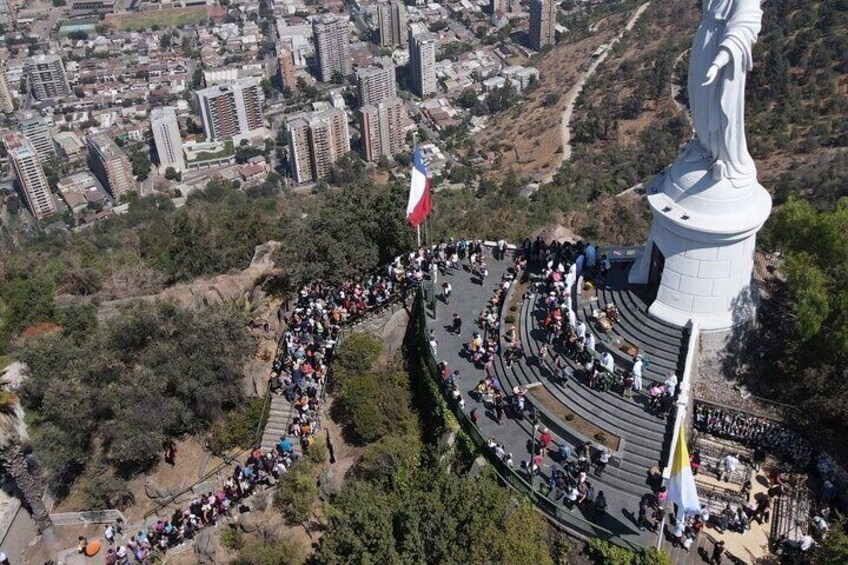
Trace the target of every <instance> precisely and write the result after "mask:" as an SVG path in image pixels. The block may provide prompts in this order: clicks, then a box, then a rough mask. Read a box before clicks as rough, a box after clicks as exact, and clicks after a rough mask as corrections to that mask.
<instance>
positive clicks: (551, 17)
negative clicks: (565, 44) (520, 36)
mask: <svg viewBox="0 0 848 565" xmlns="http://www.w3.org/2000/svg"><path fill="white" fill-rule="evenodd" d="M556 6H557V5H556V2H554V0H530V47H532V48H533V49H535V50H536V51H540V50H541V49H542V48H543V47H545V46H546V45H553V44H554V43H555V42H556V36H555V33H556V31H555V28H556Z"/></svg>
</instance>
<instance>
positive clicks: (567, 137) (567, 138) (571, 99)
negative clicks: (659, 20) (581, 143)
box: [541, 2, 651, 184]
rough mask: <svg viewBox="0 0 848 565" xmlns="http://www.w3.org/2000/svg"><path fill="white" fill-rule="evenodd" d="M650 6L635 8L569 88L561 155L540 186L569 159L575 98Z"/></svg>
mask: <svg viewBox="0 0 848 565" xmlns="http://www.w3.org/2000/svg"><path fill="white" fill-rule="evenodd" d="M650 4H651V3H650V2H645V3H644V4H642V5H641V6H639V7H638V8H636V11H635V12H633V15H632V16H631V17H630V19H629V20H628V21H627V25H625V26H624V29H622V30H621V31H620V32H619V34H618V35H616V36H615V38H614V39H613V40H612V41H610V42H609V43H607V48H606V50H605V51H604V52H603V53H601V55H600V56H599V57H598V58H597V59H595V60H594V61H593V62H592V64H591V65H589V68H588V69H586V72H585V73H583V76H582V77H580V80H579V81H577V84H575V85H574V86H573V87H571V90H569V91H568V105H567V106H566V107H565V110H563V112H562V116H561V117H560V124H559V130H560V139H561V140H562V141H561V144H562V153H560V159H559V162H558V163H557V164H556V166H554V167H551V169H550V171H549V172H548V173H547V174H545V176H544V177H542V182H541V184H547V183H550V182H551V181H553V180H554V175H555V174H556V172H557V171H558V170H559V168H560V167H561V166H562V164H563V163H564V162H566V161H568V160H570V159H571V127H570V122H571V114H572V113H573V112H574V105H575V104H576V103H577V97H578V96H580V93H581V92H582V91H583V86H585V84H586V81H587V80H589V79H590V78H591V77H592V75H593V74H595V71H596V70H597V69H598V67H599V66H600V65H601V63H603V62H604V61H606V59H607V57H608V56H609V53H610V51H612V48H613V46H614V45H615V44H616V43H618V41H619V40H620V39H621V38H622V37H623V36H624V34H625V33H627V32H628V31H630V30H631V29H633V26H635V25H636V22H638V21H639V18H640V17H642V14H643V13H644V12H645V10H647V9H648V6H650Z"/></svg>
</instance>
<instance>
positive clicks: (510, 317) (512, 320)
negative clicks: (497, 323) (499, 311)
mask: <svg viewBox="0 0 848 565" xmlns="http://www.w3.org/2000/svg"><path fill="white" fill-rule="evenodd" d="M504 322H506V323H507V324H514V323H515V316H513V315H512V314H508V315H507V316H506V317H505V318H504Z"/></svg>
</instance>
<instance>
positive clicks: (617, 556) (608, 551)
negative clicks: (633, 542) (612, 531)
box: [586, 538, 636, 565]
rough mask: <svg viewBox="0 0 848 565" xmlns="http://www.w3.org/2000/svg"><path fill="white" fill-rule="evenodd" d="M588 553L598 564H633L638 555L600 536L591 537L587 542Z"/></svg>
mask: <svg viewBox="0 0 848 565" xmlns="http://www.w3.org/2000/svg"><path fill="white" fill-rule="evenodd" d="M586 555H588V556H589V558H590V559H591V560H592V561H594V562H595V563H596V564H597V565H632V564H633V560H634V558H635V557H636V554H634V553H633V552H632V551H630V550H629V549H624V548H622V547H618V546H616V545H613V544H611V543H610V542H608V541H606V540H602V539H600V538H590V539H589V541H587V542H586Z"/></svg>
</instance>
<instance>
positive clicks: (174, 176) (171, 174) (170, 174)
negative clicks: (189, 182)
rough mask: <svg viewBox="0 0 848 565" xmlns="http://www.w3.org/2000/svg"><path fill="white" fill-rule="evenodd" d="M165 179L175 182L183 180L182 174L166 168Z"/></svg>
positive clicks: (172, 168) (171, 168)
mask: <svg viewBox="0 0 848 565" xmlns="http://www.w3.org/2000/svg"><path fill="white" fill-rule="evenodd" d="M165 178H166V179H168V180H175V181H178V182H179V181H181V180H183V174H182V173H181V172H179V171H177V170H176V169H174V167H167V168H166V169H165Z"/></svg>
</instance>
